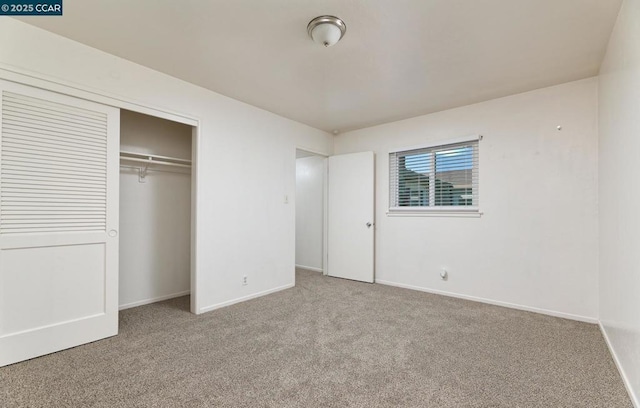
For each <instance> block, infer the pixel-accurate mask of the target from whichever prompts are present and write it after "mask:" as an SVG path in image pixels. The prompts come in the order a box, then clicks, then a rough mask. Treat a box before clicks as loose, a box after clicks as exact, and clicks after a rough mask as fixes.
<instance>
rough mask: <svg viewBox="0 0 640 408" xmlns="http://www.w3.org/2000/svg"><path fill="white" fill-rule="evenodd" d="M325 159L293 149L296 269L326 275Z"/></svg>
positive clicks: (315, 154)
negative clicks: (294, 164) (294, 153)
mask: <svg viewBox="0 0 640 408" xmlns="http://www.w3.org/2000/svg"><path fill="white" fill-rule="evenodd" d="M326 175H327V157H326V156H324V155H321V154H318V153H315V152H311V151H308V150H303V149H296V197H295V212H296V240H295V241H296V242H295V265H296V269H305V270H309V271H314V272H319V273H323V274H326V248H327V245H326V225H327V224H326V222H327V217H326V204H327V201H326V199H327V177H326Z"/></svg>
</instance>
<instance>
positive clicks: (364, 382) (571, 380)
mask: <svg viewBox="0 0 640 408" xmlns="http://www.w3.org/2000/svg"><path fill="white" fill-rule="evenodd" d="M188 304H189V301H188V298H187V297H184V298H178V299H174V300H170V301H166V302H162V303H157V304H154V305H149V306H142V307H138V308H135V309H129V310H126V311H123V312H122V313H121V314H120V316H121V317H120V335H119V336H117V337H113V338H110V339H106V340H102V341H99V342H95V343H92V344H88V345H84V346H81V347H76V348H74V349H70V350H66V351H63V352H59V353H55V354H52V355H49V356H45V357H41V358H37V359H34V360H31V361H27V362H24V363H19V364H15V365H13V366H9V367H5V368H0V406H1V407H92V406H97V407H111V408H113V407H607V408H615V407H631V402H630V400H629V398H628V396H627V395H626V393H625V390H624V386H623V384H622V382H621V379H620V377H619V375H618V372H617V371H616V368H615V366H614V363H613V361H612V359H611V356H610V355H609V353H608V351H607V348H606V345H605V343H604V340H603V338H602V336H601V334H600V332H599V331H598V328H597V327H596V326H595V325H591V324H585V323H578V322H574V321H569V320H563V319H558V318H553V317H548V316H543V315H538V314H534V313H528V312H522V311H517V310H511V309H505V308H500V307H496V306H489V305H485V304H481V303H474V302H469V301H464V300H458V299H452V298H447V297H442V296H436V295H430V294H426V293H421V292H415V291H411V290H405V289H398V288H392V287H388V286H382V285H370V284H365V283H357V282H351V281H347V280H341V279H333V278H327V277H322V276H321V275H320V274H318V273H315V272H306V271H298V273H297V282H296V287H295V288H293V289H289V290H285V291H282V292H279V293H276V294H273V295H269V296H265V297H262V298H259V299H255V300H252V301H249V302H245V303H241V304H238V305H234V306H230V307H227V308H224V309H219V310H216V311H213V312H210V313H206V314H203V315H200V316H195V315H192V314H190V313H189V312H188Z"/></svg>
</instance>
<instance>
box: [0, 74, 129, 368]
mask: <svg viewBox="0 0 640 408" xmlns="http://www.w3.org/2000/svg"><path fill="white" fill-rule="evenodd" d="M0 92H1V98H2V99H1V103H2V105H1V112H0V115H1V116H0V119H1V128H0V132H1V133H0V366H2V365H7V364H11V363H15V362H18V361H22V360H26V359H29V358H33V357H37V356H40V355H43V354H47V353H52V352H55V351H59V350H62V349H65V348H69V347H74V346H77V345H80V344H83V343H88V342H91V341H95V340H99V339H102V338H105V337H108V336H113V335H115V334H117V332H118V237H117V235H118V231H117V228H118V180H119V179H118V166H119V163H118V162H119V153H118V150H119V134H120V133H119V126H120V124H119V115H120V112H119V110H118V109H116V108H111V107H107V106H103V105H99V104H96V103H91V102H88V101H85V100H81V99H76V98H72V97H68V96H64V95H60V94H56V93H52V92H48V91H43V90H40V89H36V88H31V87H26V86H22V85H18V84H14V83H11V82H4V81H0Z"/></svg>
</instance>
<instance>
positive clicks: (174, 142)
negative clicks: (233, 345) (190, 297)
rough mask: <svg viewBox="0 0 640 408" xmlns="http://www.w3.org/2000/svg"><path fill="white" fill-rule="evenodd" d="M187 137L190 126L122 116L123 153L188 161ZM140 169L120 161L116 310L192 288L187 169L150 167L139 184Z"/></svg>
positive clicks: (136, 115)
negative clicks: (117, 303)
mask: <svg viewBox="0 0 640 408" xmlns="http://www.w3.org/2000/svg"><path fill="white" fill-rule="evenodd" d="M191 135H192V128H191V127H190V126H187V125H183V124H180V123H176V122H171V121H168V120H164V119H160V118H156V117H152V116H148V115H143V114H139V113H135V112H131V111H127V110H122V111H121V119H120V151H121V152H133V153H143V154H149V155H159V156H168V157H173V158H178V159H183V160H191ZM144 167H145V164H144V163H140V162H133V161H127V160H121V162H120V280H119V304H120V309H125V308H128V307H134V306H139V305H143V304H147V303H152V302H155V301H160V300H164V299H169V298H172V297H177V296H182V295H186V294H188V293H189V289H190V262H191V254H190V247H191V246H190V243H191V172H190V169H189V168H184V167H175V166H163V165H160V164H155V165H149V167H148V171H147V173H146V176H144V177H143V178H142V179H141V178H140V173H139V169H140V168H144ZM143 174H144V173H143Z"/></svg>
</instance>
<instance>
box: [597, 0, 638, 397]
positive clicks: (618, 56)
mask: <svg viewBox="0 0 640 408" xmlns="http://www.w3.org/2000/svg"><path fill="white" fill-rule="evenodd" d="M599 137H600V148H599V152H600V154H599V162H600V174H599V178H600V191H599V201H600V321H601V324H602V326H603V328H604V332H605V333H606V336H607V337H608V340H609V344H610V347H611V349H612V351H613V354H614V356H615V357H616V359H617V362H618V365H619V367H620V369H621V372H622V373H623V377H625V380H626V383H627V387H628V388H629V390H630V394H632V396H633V397H632V398H634V399H635V404H636V406H640V250H639V248H640V214H639V213H638V204H639V203H640V190H639V189H638V176H639V175H640V171H639V170H638V163H639V162H640V161H639V159H638V152H639V151H640V0H625V1H624V3H623V5H622V8H621V10H620V14H619V16H618V21H617V23H616V25H615V28H614V30H613V34H612V35H611V39H610V41H609V47H608V49H607V54H606V57H605V59H604V62H603V64H602V67H601V70H600V89H599Z"/></svg>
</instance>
